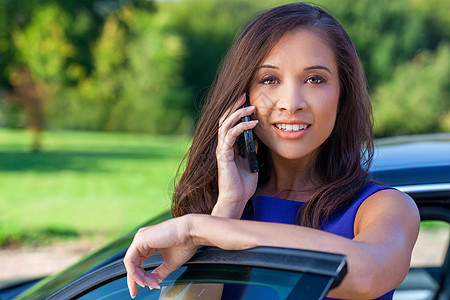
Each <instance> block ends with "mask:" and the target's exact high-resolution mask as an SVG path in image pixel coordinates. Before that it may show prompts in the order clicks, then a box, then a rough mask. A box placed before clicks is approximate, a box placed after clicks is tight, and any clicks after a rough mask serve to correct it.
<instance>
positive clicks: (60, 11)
mask: <svg viewBox="0 0 450 300" xmlns="http://www.w3.org/2000/svg"><path fill="white" fill-rule="evenodd" d="M281 3H286V2H283V1H275V0H259V1H251V0H228V1H226V0H222V1H219V0H181V1H149V0H141V1H131V0H128V1H127V0H110V1H100V0H96V1H95V0H65V1H57V0H41V1H28V0H14V1H9V0H0V71H1V72H0V191H1V193H0V205H1V206H0V207H1V212H0V246H8V245H30V244H31V245H41V244H45V243H49V242H52V241H53V240H60V239H66V238H81V237H85V236H92V237H93V238H94V239H95V238H96V236H99V235H100V236H103V237H104V236H106V237H111V236H115V235H117V234H120V233H123V232H126V231H128V230H130V229H131V228H133V227H134V226H137V225H139V224H140V223H142V222H143V221H145V220H147V219H149V218H151V217H152V216H155V215H156V214H158V213H159V212H161V211H163V210H164V209H167V208H168V207H169V206H170V193H171V191H172V189H173V183H174V177H175V174H176V169H177V167H178V164H179V163H180V160H181V158H182V156H183V154H184V153H185V151H186V150H187V147H188V145H189V141H190V134H191V132H192V128H193V126H194V124H195V120H196V117H197V114H198V111H199V108H200V107H201V105H202V99H203V96H204V94H205V92H206V90H207V88H208V86H209V85H210V83H211V81H212V79H213V76H214V74H215V71H216V69H217V67H218V64H219V63H220V61H221V59H222V57H223V56H224V54H225V52H226V50H227V49H228V47H229V46H230V45H231V43H232V41H233V39H234V38H235V37H236V36H237V34H238V33H239V32H240V30H242V28H243V27H244V26H245V25H246V24H247V23H248V22H249V21H250V20H251V19H253V17H255V16H256V15H258V14H259V13H261V12H262V11H264V10H266V9H268V8H271V7H274V6H276V5H278V4H281ZM315 3H319V4H322V5H324V6H325V7H327V8H328V9H329V10H330V11H331V12H332V13H333V15H334V16H335V17H336V18H337V19H338V20H339V21H340V22H341V23H342V24H343V26H344V27H345V28H346V29H347V31H348V33H349V34H350V36H351V38H352V39H353V41H354V43H355V45H356V48H357V49H358V52H359V54H360V57H361V60H362V62H363V66H364V69H365V70H366V75H367V78H368V82H369V88H370V92H371V97H372V103H373V107H374V115H375V129H376V135H377V136H378V137H384V136H393V135H400V134H418V133H428V132H449V131H450V99H449V92H450V80H449V78H450V14H448V12H449V11H450V2H449V1H446V0H395V1H394V0H378V1H371V0H358V1H354V0H340V1H332V0H323V1H315Z"/></svg>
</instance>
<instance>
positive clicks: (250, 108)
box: [246, 105, 255, 110]
mask: <svg viewBox="0 0 450 300" xmlns="http://www.w3.org/2000/svg"><path fill="white" fill-rule="evenodd" d="M246 109H247V110H254V109H255V107H254V106H253V105H252V106H247V107H246Z"/></svg>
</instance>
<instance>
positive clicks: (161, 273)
mask: <svg viewBox="0 0 450 300" xmlns="http://www.w3.org/2000/svg"><path fill="white" fill-rule="evenodd" d="M173 271H175V269H172V268H170V267H169V266H168V265H167V263H165V262H163V263H162V264H161V265H160V266H159V267H157V268H156V269H154V270H153V271H152V273H153V274H156V275H157V276H158V277H159V279H160V280H164V279H165V278H166V277H167V276H169V274H170V273H172V272H173Z"/></svg>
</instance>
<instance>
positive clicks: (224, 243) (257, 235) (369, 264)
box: [190, 215, 395, 299]
mask: <svg viewBox="0 0 450 300" xmlns="http://www.w3.org/2000/svg"><path fill="white" fill-rule="evenodd" d="M191 217H192V219H191V224H192V227H191V228H192V230H191V233H190V234H191V236H192V237H193V241H194V244H196V245H206V246H217V247H220V248H222V249H228V250H241V249H248V248H253V247H257V246H273V247H285V248H297V249H306V250H315V251H324V252H332V253H339V254H345V255H347V263H348V269H349V273H348V274H347V276H346V278H345V280H344V281H343V283H342V284H341V285H340V286H339V288H337V289H335V290H333V291H331V292H330V294H329V296H330V297H337V298H347V297H350V298H358V299H364V297H367V296H368V295H367V293H369V295H373V294H371V293H374V294H375V295H377V294H378V296H379V294H380V293H381V292H379V291H382V292H387V291H388V290H389V285H390V284H392V282H387V281H389V280H386V279H385V280H384V281H381V282H378V281H379V279H378V278H377V277H374V276H373V275H374V274H379V273H380V272H377V270H380V268H381V267H380V262H381V261H383V260H385V259H386V255H385V254H383V251H379V250H378V251H377V247H374V246H372V245H370V244H367V243H361V242H357V241H353V240H350V239H347V238H343V237H340V236H337V235H334V234H331V233H327V232H323V231H320V230H316V229H311V228H306V227H302V226H297V225H286V224H275V223H265V222H255V221H242V220H231V219H226V218H217V217H211V216H205V215H202V216H198V215H193V216H191ZM280 233H282V234H280ZM392 264H393V265H395V262H392ZM381 273H382V272H381ZM386 282H387V285H388V286H386ZM377 290H378V291H377ZM369 297H370V296H369Z"/></svg>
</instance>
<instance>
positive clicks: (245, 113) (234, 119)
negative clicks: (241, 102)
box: [219, 106, 255, 134]
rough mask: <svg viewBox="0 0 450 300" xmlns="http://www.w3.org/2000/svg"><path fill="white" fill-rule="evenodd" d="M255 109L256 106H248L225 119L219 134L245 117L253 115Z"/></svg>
mask: <svg viewBox="0 0 450 300" xmlns="http://www.w3.org/2000/svg"><path fill="white" fill-rule="evenodd" d="M254 111H255V107H254V106H247V107H245V108H240V109H238V110H236V111H235V112H233V113H232V114H231V115H230V116H229V117H228V118H226V119H225V120H224V121H223V123H222V126H221V127H220V128H219V134H223V133H226V132H227V131H228V130H230V128H232V127H233V126H235V125H236V124H237V123H239V121H240V120H241V119H242V118H243V117H245V116H249V115H251V114H252V113H253V112H254Z"/></svg>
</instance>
